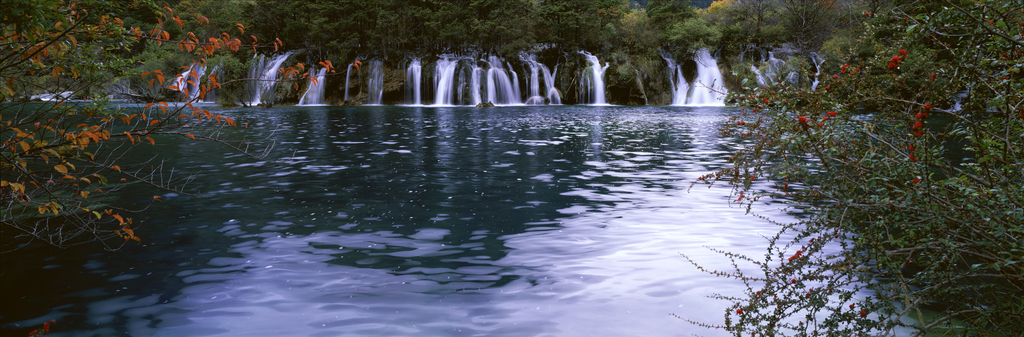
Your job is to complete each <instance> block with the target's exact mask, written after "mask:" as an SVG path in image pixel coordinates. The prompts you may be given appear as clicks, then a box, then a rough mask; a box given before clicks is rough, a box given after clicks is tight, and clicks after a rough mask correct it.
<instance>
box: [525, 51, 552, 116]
mask: <svg viewBox="0 0 1024 337" xmlns="http://www.w3.org/2000/svg"><path fill="white" fill-rule="evenodd" d="M520 58H521V59H522V60H523V62H524V63H526V64H527V65H529V67H530V77H529V80H530V93H529V98H528V99H527V100H526V104H545V103H547V104H562V97H561V95H559V94H558V89H556V88H555V76H554V74H552V72H551V71H550V70H548V67H547V66H545V65H544V64H543V63H540V62H538V61H537V55H533V54H524V55H521V56H520ZM555 71H558V66H555ZM541 75H543V80H544V88H543V90H542V89H541V86H540V83H541V79H542V76H541Z"/></svg>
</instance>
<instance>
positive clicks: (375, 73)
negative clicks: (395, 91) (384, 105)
mask: <svg viewBox="0 0 1024 337" xmlns="http://www.w3.org/2000/svg"><path fill="white" fill-rule="evenodd" d="M369 68H370V69H369V70H368V72H369V73H370V78H369V79H368V80H367V81H366V87H367V91H368V93H367V94H368V95H369V96H368V97H367V98H366V104H369V105H380V104H381V99H382V98H383V96H384V62H383V61H381V60H373V61H370V62H369Z"/></svg>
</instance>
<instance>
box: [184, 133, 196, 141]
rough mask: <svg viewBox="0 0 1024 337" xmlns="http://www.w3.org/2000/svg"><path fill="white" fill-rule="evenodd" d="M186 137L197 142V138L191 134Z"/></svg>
mask: <svg viewBox="0 0 1024 337" xmlns="http://www.w3.org/2000/svg"><path fill="white" fill-rule="evenodd" d="M186 136H188V138H192V139H193V140H195V139H196V136H193V135H192V134H191V133H189V134H186Z"/></svg>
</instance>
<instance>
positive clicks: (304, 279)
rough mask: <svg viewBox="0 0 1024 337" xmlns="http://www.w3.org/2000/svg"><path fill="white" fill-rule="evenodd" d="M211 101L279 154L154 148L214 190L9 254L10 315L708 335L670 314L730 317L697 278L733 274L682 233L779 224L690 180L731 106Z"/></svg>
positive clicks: (726, 245)
mask: <svg viewBox="0 0 1024 337" xmlns="http://www.w3.org/2000/svg"><path fill="white" fill-rule="evenodd" d="M218 112H219V113H224V114H227V115H232V116H234V117H235V118H237V119H239V121H240V122H243V123H244V122H248V123H249V125H250V128H251V129H252V131H253V132H258V133H264V134H268V135H269V134H270V132H271V131H274V133H273V134H272V135H271V137H272V138H273V139H274V140H275V141H276V142H278V147H277V150H276V151H277V152H276V153H278V154H280V157H283V158H282V159H281V160H279V161H274V162H251V161H248V160H247V159H246V158H247V157H245V156H241V155H238V154H234V153H230V152H228V151H226V150H224V149H223V148H221V147H217V146H214V145H212V144H195V143H181V144H176V145H173V146H167V147H162V148H158V149H157V150H156V151H157V153H159V154H160V155H161V156H162V157H163V158H166V159H167V160H168V162H169V163H171V164H173V166H175V167H177V168H181V169H187V170H190V171H200V172H201V173H200V174H199V178H198V179H197V181H196V184H197V185H193V186H192V187H193V188H196V189H198V190H200V191H201V192H202V196H201V197H185V196H177V195H165V196H164V197H165V200H166V202H164V203H162V204H159V205H157V206H156V207H157V208H156V209H154V210H152V211H150V212H147V213H145V214H143V215H141V217H142V218H143V219H142V220H143V223H144V224H145V225H144V226H143V227H142V228H141V230H140V231H141V233H140V234H142V235H143V236H144V240H145V243H146V244H145V245H144V246H133V247H131V248H128V249H125V250H123V251H120V252H113V253H110V252H96V251H95V250H93V249H91V248H76V249H73V250H70V251H65V252H55V251H52V250H49V249H46V248H42V247H39V248H33V249H26V250H24V251H22V252H19V253H18V254H20V255H19V259H23V260H24V261H44V262H41V263H42V264H43V266H40V265H38V264H32V265H29V264H26V263H16V262H12V261H11V260H12V257H11V256H12V255H14V254H10V255H7V256H5V257H4V274H3V279H2V286H3V289H5V291H4V294H3V295H2V296H3V297H2V299H3V303H4V306H3V308H4V309H3V312H2V317H0V323H2V324H3V328H4V329H21V328H24V327H28V326H33V325H39V324H42V322H44V321H47V320H49V319H57V320H58V325H55V329H54V333H53V335H55V336H59V335H61V334H63V335H74V336H89V335H96V336H106V335H115V334H127V335H133V336H146V335H159V336H208V335H210V336H212V335H223V336H235V335H263V336H279V335H293V336H307V335H308V336H338V335H345V336H360V335H376V336H380V335H383V336H463V335H465V336H472V335H484V336H567V335H569V336H576V335H605V336H613V335H618V336H623V335H644V336H690V335H691V334H693V333H698V334H702V335H708V336H713V335H716V334H720V333H721V332H720V331H705V330H701V329H699V328H697V327H694V326H692V325H690V324H688V323H686V322H683V321H681V320H678V319H676V318H674V317H672V316H670V314H677V315H680V316H684V317H687V318H690V319H694V320H698V321H706V322H712V323H716V322H719V321H720V320H721V319H722V312H723V311H722V310H723V309H724V307H725V306H726V305H727V304H726V303H724V302H720V301H714V300H710V299H708V298H706V297H705V296H707V295H709V294H711V293H712V292H723V293H729V292H738V291H739V290H740V289H742V288H741V286H742V285H741V284H737V283H735V282H733V281H732V280H725V279H720V278H714V277H710V276H707V275H705V274H702V273H700V272H698V271H697V270H696V269H695V268H693V267H692V266H690V265H689V264H688V263H687V262H686V261H685V260H684V259H682V258H681V257H680V256H679V253H686V254H687V255H689V256H691V257H694V258H696V259H697V260H699V261H704V262H706V263H708V264H709V265H711V266H717V265H720V264H721V263H722V262H724V260H723V258H722V257H721V256H718V255H716V254H714V253H711V252H709V251H707V250H706V249H704V248H702V247H703V246H712V247H716V248H722V249H728V250H733V251H737V252H743V253H748V254H750V255H755V256H756V255H759V254H762V253H763V248H761V247H762V246H763V244H764V240H763V239H761V237H760V236H759V235H760V234H764V235H770V234H772V233H774V232H775V230H776V228H775V227H774V226H773V225H771V224H768V223H766V222H764V221H762V220H759V219H757V218H755V217H751V216H747V215H745V214H744V212H745V209H744V208H742V207H730V205H729V203H728V200H729V199H728V188H727V187H724V186H716V187H714V188H705V187H703V186H702V185H698V186H700V187H697V188H694V189H693V190H692V191H689V192H688V191H687V189H688V188H689V187H690V182H691V181H693V180H694V179H695V178H696V177H697V176H699V175H701V174H704V173H707V172H709V171H711V170H714V169H717V168H720V167H722V166H723V165H726V164H725V159H726V157H728V156H729V153H730V152H731V151H732V150H733V149H735V148H737V147H739V146H741V145H742V144H738V143H736V142H737V140H735V139H726V138H721V137H720V136H719V135H718V133H717V131H716V129H717V128H718V126H719V125H720V124H721V123H722V122H724V121H725V119H726V118H727V115H728V114H729V113H731V112H730V111H729V110H727V109H723V108H686V107H573V106H551V107H502V108H491V109H475V108H422V107H351V108H343V107H306V108H302V107H296V108H288V107H279V108H274V109H261V108H256V109H238V110H226V109H225V110H222V111H218ZM150 193H153V192H150ZM149 196H150V194H140V195H138V196H129V197H126V198H127V199H132V198H135V199H138V200H140V201H142V200H147V199H148V198H149ZM764 208H765V209H762V210H759V211H760V213H762V214H768V215H773V216H775V217H784V215H779V214H776V213H777V211H774V210H772V208H774V206H771V207H764ZM46 256H50V257H46ZM10 289H17V290H16V291H11V290H10Z"/></svg>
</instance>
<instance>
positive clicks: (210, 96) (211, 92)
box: [203, 65, 224, 103]
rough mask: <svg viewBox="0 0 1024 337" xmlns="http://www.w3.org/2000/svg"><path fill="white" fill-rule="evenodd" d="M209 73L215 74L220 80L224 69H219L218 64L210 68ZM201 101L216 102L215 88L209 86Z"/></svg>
mask: <svg viewBox="0 0 1024 337" xmlns="http://www.w3.org/2000/svg"><path fill="white" fill-rule="evenodd" d="M210 75H216V76H217V80H218V81H221V80H223V76H224V71H223V70H221V68H220V65H215V66H213V69H212V70H210ZM203 103H217V88H213V87H212V86H211V88H209V89H208V90H207V91H206V97H205V98H203Z"/></svg>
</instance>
